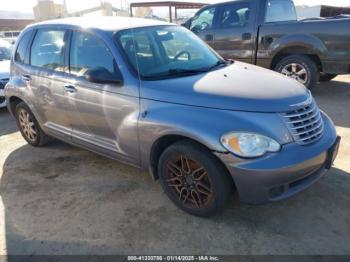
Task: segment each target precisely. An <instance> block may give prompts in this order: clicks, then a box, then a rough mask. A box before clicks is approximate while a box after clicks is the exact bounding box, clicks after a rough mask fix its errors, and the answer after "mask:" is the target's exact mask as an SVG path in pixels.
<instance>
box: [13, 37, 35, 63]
mask: <svg viewBox="0 0 350 262" xmlns="http://www.w3.org/2000/svg"><path fill="white" fill-rule="evenodd" d="M31 36H32V31H28V32H26V33H25V34H24V35H23V36H22V38H21V39H20V40H19V41H20V42H19V44H18V47H17V50H16V53H15V61H17V62H18V63H24V62H25V61H24V58H25V55H26V51H27V47H28V45H29V41H30V38H31Z"/></svg>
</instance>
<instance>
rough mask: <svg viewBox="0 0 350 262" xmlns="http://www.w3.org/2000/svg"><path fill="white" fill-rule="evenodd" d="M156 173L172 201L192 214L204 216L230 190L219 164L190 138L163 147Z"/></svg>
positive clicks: (222, 201)
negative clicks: (189, 139) (165, 147)
mask: <svg viewBox="0 0 350 262" xmlns="http://www.w3.org/2000/svg"><path fill="white" fill-rule="evenodd" d="M188 167H189V168H188ZM194 171H196V172H194ZM158 174H159V179H160V183H161V185H162V187H163V189H164V191H165V193H166V194H167V195H168V197H169V198H170V199H171V200H172V201H173V202H174V204H175V205H177V206H178V207H179V208H181V209H182V210H184V211H186V212H188V213H190V214H192V215H195V216H201V217H208V216H211V215H213V214H215V213H216V212H218V211H219V210H221V209H222V208H223V207H224V205H225V203H226V202H227V200H228V199H229V198H230V196H231V194H232V191H233V189H234V184H233V180H232V178H231V177H230V174H228V172H227V170H226V168H225V167H224V166H223V164H222V163H221V162H220V161H219V160H218V159H217V158H216V157H215V156H214V155H213V154H212V153H211V152H210V151H209V150H208V149H207V148H205V147H203V146H201V145H199V144H196V143H193V142H190V141H179V142H176V143H174V144H172V145H170V146H169V147H168V148H167V149H165V150H164V152H163V153H162V155H161V157H160V159H159V163H158Z"/></svg>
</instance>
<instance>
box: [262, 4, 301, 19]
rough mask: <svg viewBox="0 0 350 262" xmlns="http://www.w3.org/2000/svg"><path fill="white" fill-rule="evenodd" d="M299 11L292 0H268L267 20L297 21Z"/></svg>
mask: <svg viewBox="0 0 350 262" xmlns="http://www.w3.org/2000/svg"><path fill="white" fill-rule="evenodd" d="M296 20H297V13H296V10H295V6H294V3H293V1H292V0H268V1H267V6H266V15H265V22H267V23H270V22H282V21H296Z"/></svg>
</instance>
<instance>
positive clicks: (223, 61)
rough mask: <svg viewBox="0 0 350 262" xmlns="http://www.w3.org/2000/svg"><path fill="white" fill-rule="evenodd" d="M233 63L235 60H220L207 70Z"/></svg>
mask: <svg viewBox="0 0 350 262" xmlns="http://www.w3.org/2000/svg"><path fill="white" fill-rule="evenodd" d="M228 64H233V60H228V59H227V60H218V61H217V62H216V63H215V64H214V65H212V66H210V67H208V68H207V70H206V71H211V70H213V69H215V68H217V67H219V66H222V65H228Z"/></svg>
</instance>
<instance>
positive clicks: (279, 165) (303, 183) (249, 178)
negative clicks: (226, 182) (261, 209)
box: [217, 115, 337, 204]
mask: <svg viewBox="0 0 350 262" xmlns="http://www.w3.org/2000/svg"><path fill="white" fill-rule="evenodd" d="M323 121H324V133H323V136H322V138H321V139H320V140H318V141H317V142H315V143H313V144H310V145H306V146H301V145H298V144H295V143H291V144H286V145H284V146H283V147H282V149H281V151H280V152H278V153H274V154H268V155H266V156H264V157H262V158H256V159H246V160H242V159H240V160H238V161H237V158H236V157H234V156H233V155H232V154H222V153H218V154H217V155H218V157H219V158H220V159H221V160H222V161H223V163H224V164H225V165H226V167H227V168H228V170H229V172H230V173H231V175H232V177H233V180H234V182H235V185H236V188H237V191H238V194H239V197H240V200H241V202H244V203H249V204H264V203H267V202H272V201H278V200H282V199H286V198H288V197H291V196H292V195H295V194H296V193H298V192H300V191H303V190H305V189H306V188H308V187H310V186H311V185H312V184H313V183H314V182H316V181H317V180H318V179H319V178H321V177H322V176H323V174H324V173H325V171H326V170H327V169H328V168H329V165H330V164H329V161H330V160H329V151H330V149H331V148H333V147H334V144H335V142H336V140H337V136H336V132H335V128H334V125H333V123H332V122H331V120H330V119H329V118H328V117H327V116H325V115H323ZM335 149H336V148H335ZM335 155H336V152H335ZM332 160H334V157H332Z"/></svg>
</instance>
